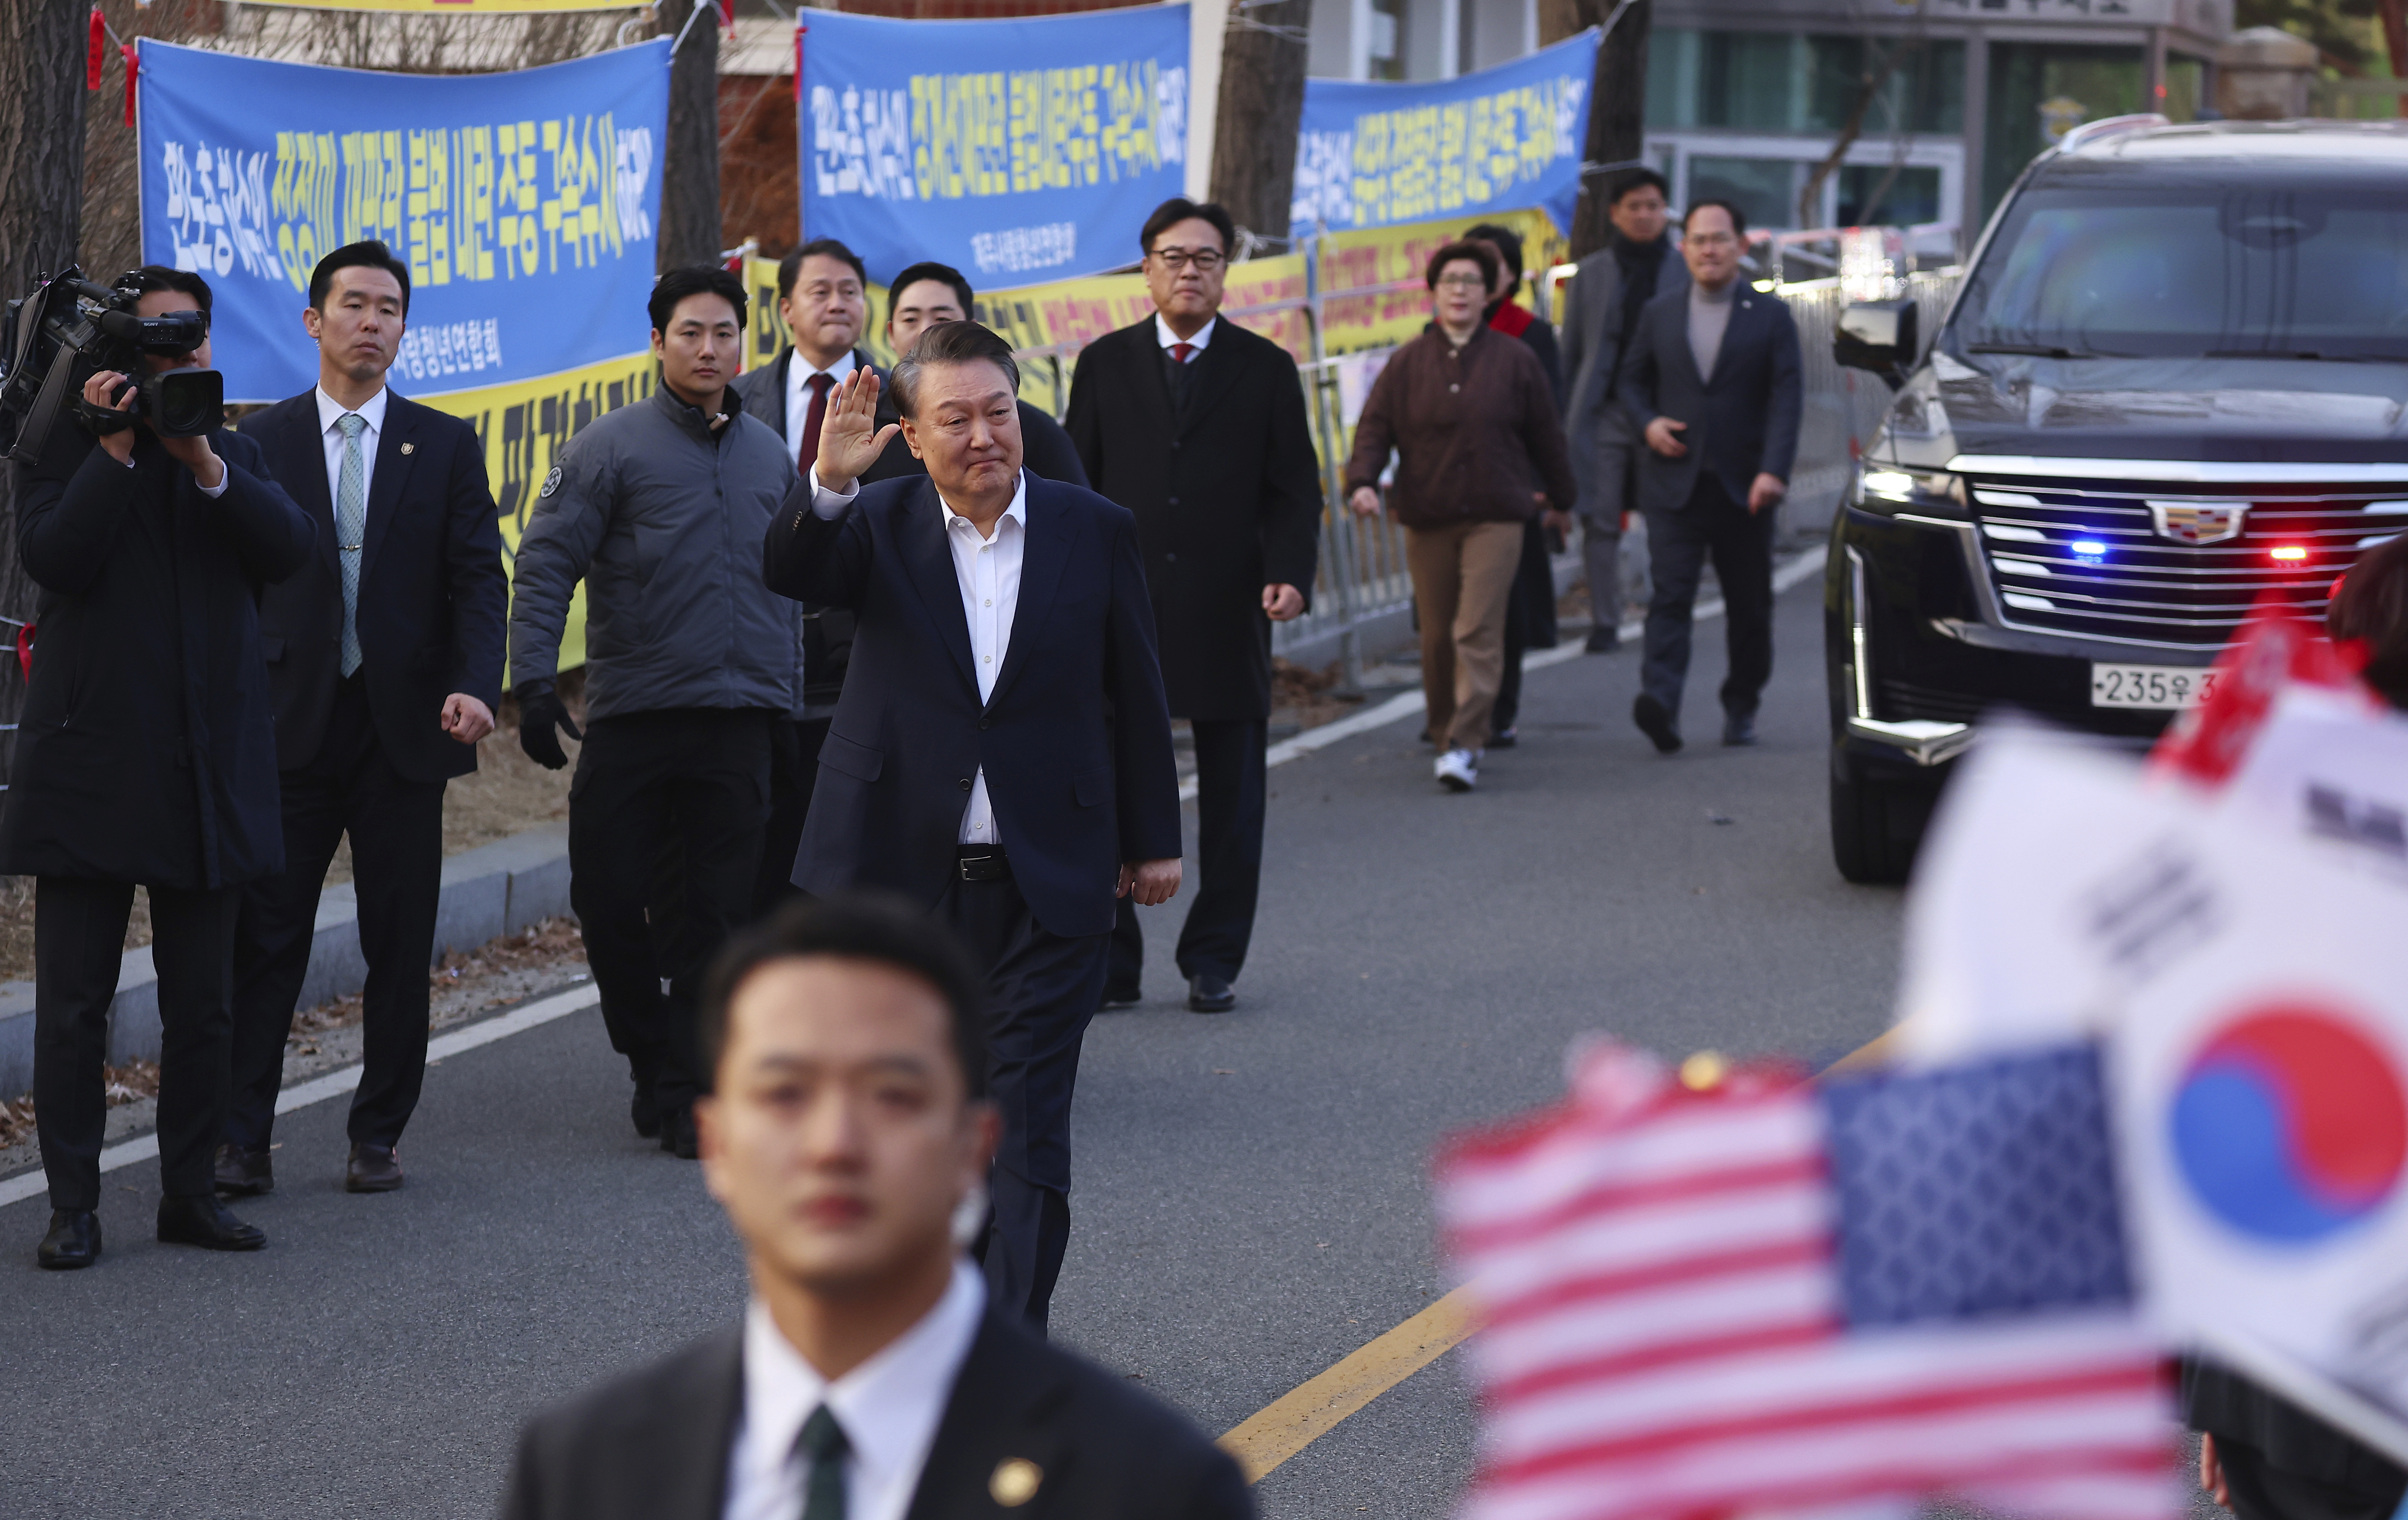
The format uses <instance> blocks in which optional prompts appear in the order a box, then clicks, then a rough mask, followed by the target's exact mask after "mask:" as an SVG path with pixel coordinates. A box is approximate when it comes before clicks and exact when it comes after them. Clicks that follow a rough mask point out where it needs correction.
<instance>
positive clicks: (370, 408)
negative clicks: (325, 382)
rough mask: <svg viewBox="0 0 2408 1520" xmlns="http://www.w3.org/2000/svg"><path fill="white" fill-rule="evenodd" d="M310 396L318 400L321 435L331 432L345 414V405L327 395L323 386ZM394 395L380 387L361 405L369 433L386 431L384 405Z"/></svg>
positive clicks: (360, 408)
mask: <svg viewBox="0 0 2408 1520" xmlns="http://www.w3.org/2000/svg"><path fill="white" fill-rule="evenodd" d="M310 394H313V395H315V396H316V397H317V398H318V431H319V432H321V433H325V432H331V431H332V430H333V429H334V426H335V420H336V419H337V418H338V417H340V416H342V415H343V413H344V410H345V409H344V406H343V404H342V403H341V402H339V401H337V400H336V399H335V398H334V397H333V396H330V395H328V394H326V388H325V387H324V386H322V385H321V386H319V387H317V388H316V389H315V390H314V391H312V392H311V393H310ZM392 395H393V393H392V392H391V391H389V390H387V389H385V388H384V387H383V386H381V385H380V386H378V387H377V394H374V395H372V396H370V397H368V398H367V400H366V401H365V402H363V403H361V405H360V407H359V413H360V415H361V416H362V417H364V418H366V420H367V424H368V431H369V432H371V433H381V432H383V431H384V404H385V402H386V401H387V400H388V399H390V398H391V396H392Z"/></svg>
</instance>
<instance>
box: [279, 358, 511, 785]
mask: <svg viewBox="0 0 2408 1520" xmlns="http://www.w3.org/2000/svg"><path fill="white" fill-rule="evenodd" d="M242 432H243V436H244V437H248V438H251V439H253V440H255V441H256V442H258V444H259V445H260V447H261V448H263V449H264V450H265V451H266V455H267V463H268V468H269V469H271V470H272V471H274V472H275V475H276V478H277V479H278V480H280V481H281V482H283V484H284V487H285V490H286V492H287V494H289V495H291V496H292V497H293V499H294V501H296V502H298V503H300V504H301V508H302V510H304V511H306V512H308V514H309V517H310V520H311V521H312V522H314V523H316V524H317V529H318V533H317V543H316V548H315V550H314V552H312V553H311V554H310V556H309V560H308V564H307V565H306V566H304V567H303V569H302V570H301V572H300V573H299V574H297V575H294V576H293V577H291V578H290V579H288V580H286V581H283V582H282V583H281V584H279V585H277V586H274V587H271V588H270V589H269V590H268V592H267V594H266V595H265V597H264V598H263V599H262V601H261V605H260V634H261V638H262V641H263V643H264V645H265V649H266V652H267V673H268V681H269V683H270V685H271V687H272V688H273V690H274V691H275V694H276V748H277V763H278V764H279V765H280V766H282V767H284V768H285V769H287V770H294V769H297V768H298V767H302V766H306V765H308V763H309V762H310V761H311V760H312V759H314V758H316V756H317V753H318V749H319V746H321V745H322V744H323V743H324V742H325V738H326V722H327V719H328V718H329V717H331V716H332V715H333V713H334V710H335V691H336V687H337V684H338V683H339V682H340V681H342V671H343V572H342V566H341V563H340V561H339V560H338V558H337V555H336V552H335V548H336V546H335V502H334V497H333V495H331V494H330V493H329V492H328V491H327V489H326V452H325V435H324V433H323V431H322V429H321V428H320V427H319V425H318V393H317V392H316V391H315V390H314V389H313V390H309V391H305V392H303V393H302V394H299V395H297V396H294V397H292V398H291V399H289V400H285V401H279V402H278V403H277V404H276V405H275V406H273V407H270V408H268V409H266V410H265V411H264V412H262V413H260V414H259V415H258V416H256V417H252V418H249V419H247V420H246V421H245V422H244V423H243V424H242ZM361 543H362V550H361V553H360V605H359V615H358V628H359V635H360V652H361V655H362V663H361V666H360V671H361V674H362V675H364V676H365V677H366V680H367V699H368V713H369V716H370V717H371V719H372V720H373V721H374V722H375V724H376V730H377V738H378V739H379V741H380V743H381V744H382V746H383V749H384V753H385V758H386V759H387V760H388V761H390V762H391V763H392V765H393V768H394V770H395V771H397V772H399V773H400V774H401V775H403V776H405V777H407V778H408V779H409V780H410V781H413V782H440V781H447V780H449V779H450V778H452V777H453V776H465V775H466V774H468V773H469V772H470V771H473V770H475V769H476V768H477V747H476V746H475V745H473V744H463V743H460V742H459V741H458V740H456V739H454V738H452V736H451V735H449V734H447V733H445V732H444V731H443V728H442V722H441V720H442V716H443V703H444V700H445V699H446V698H447V697H449V696H450V695H452V693H453V692H459V693H461V694H463V695H468V696H473V697H475V698H476V699H477V700H479V701H480V702H482V703H484V704H485V706H486V707H488V708H497V707H499V706H500V705H501V700H502V652H503V642H504V638H505V626H506V624H507V623H508V620H509V606H510V582H509V575H508V574H507V573H506V572H504V570H503V569H502V530H501V523H500V513H499V511H498V509H496V508H495V506H494V493H493V491H492V489H491V488H490V487H489V486H488V485H487V483H486V480H485V450H484V446H483V445H482V444H480V443H479V442H478V441H477V430H476V429H475V428H473V427H471V426H469V425H468V423H466V422H465V421H463V420H462V419H460V418H457V417H452V416H449V415H446V414H445V413H443V412H439V411H437V410H436V409H434V408H432V407H423V406H420V405H419V404H418V403H417V402H415V401H411V400H409V399H408V398H407V397H404V396H399V395H394V394H392V393H390V392H388V393H386V395H385V412H384V426H383V427H382V428H381V429H380V430H379V432H378V434H377V451H376V468H375V469H374V470H372V471H370V472H369V474H368V500H367V530H366V536H365V537H364V538H362V540H361Z"/></svg>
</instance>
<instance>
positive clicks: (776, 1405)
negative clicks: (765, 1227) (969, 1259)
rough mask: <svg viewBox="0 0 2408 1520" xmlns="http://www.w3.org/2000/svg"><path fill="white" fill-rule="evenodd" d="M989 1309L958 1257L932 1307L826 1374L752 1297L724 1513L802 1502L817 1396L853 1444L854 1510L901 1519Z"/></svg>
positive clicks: (779, 1512)
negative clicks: (803, 1449)
mask: <svg viewBox="0 0 2408 1520" xmlns="http://www.w3.org/2000/svg"><path fill="white" fill-rule="evenodd" d="M985 1312H986V1281H985V1279H983V1278H982V1277H981V1276H980V1275H979V1274H978V1273H977V1272H976V1271H975V1270H973V1269H971V1268H970V1267H969V1266H968V1264H967V1263H965V1262H961V1261H956V1262H954V1263H953V1282H952V1283H950V1284H948V1285H947V1286H946V1288H945V1296H944V1297H943V1298H939V1299H938V1300H937V1307H936V1308H934V1309H931V1310H929V1311H928V1312H927V1313H926V1314H925V1315H923V1316H922V1317H921V1320H920V1322H919V1323H918V1324H916V1325H914V1326H911V1327H910V1329H908V1330H906V1331H904V1332H903V1333H902V1334H901V1335H900V1336H898V1337H896V1339H895V1341H892V1342H891V1343H889V1344H888V1345H887V1347H886V1349H885V1350H883V1351H882V1352H880V1353H879V1354H878V1355H875V1356H872V1357H871V1358H869V1360H867V1361H866V1362H864V1363H862V1364H861V1365H860V1366H859V1367H856V1368H854V1369H853V1370H852V1371H850V1372H847V1373H846V1374H845V1375H844V1376H842V1377H840V1378H839V1379H837V1380H836V1381H835V1382H834V1383H830V1382H829V1381H828V1380H827V1379H825V1378H824V1377H822V1376H821V1375H820V1372H819V1369H817V1368H815V1367H813V1366H811V1364H810V1362H808V1361H806V1360H804V1359H803V1357H802V1355H800V1354H799V1353H797V1352H796V1350H795V1348H794V1347H793V1346H792V1345H790V1344H788V1343H787V1341H786V1338H785V1336H784V1335H782V1334H781V1333H780V1332H779V1329H778V1326H777V1322H776V1321H774V1320H772V1319H771V1318H770V1317H769V1311H768V1309H767V1306H765V1305H764V1304H763V1303H762V1302H761V1301H760V1300H759V1299H758V1298H755V1299H754V1300H753V1304H752V1306H751V1307H750V1308H749V1309H747V1310H746V1311H745V1312H744V1412H743V1415H742V1417H741V1419H740V1421H739V1423H738V1427H737V1431H736V1441H735V1445H734V1446H733V1448H732V1449H731V1450H730V1452H729V1454H728V1459H727V1506H726V1508H725V1509H724V1510H722V1511H721V1512H720V1513H721V1515H722V1517H723V1520H795V1516H796V1515H798V1514H800V1513H803V1488H804V1484H806V1483H807V1482H808V1481H809V1479H810V1459H809V1458H808V1457H805V1456H803V1455H801V1454H800V1453H798V1452H796V1450H795V1441H796V1438H797V1437H799V1436H800V1435H801V1434H802V1429H803V1422H804V1421H805V1420H808V1419H810V1416H811V1412H812V1411H813V1410H815V1409H818V1408H819V1407H820V1406H821V1405H822V1404H825V1405H826V1406H827V1408H828V1412H829V1413H831V1414H833V1415H835V1416H836V1423H837V1424H838V1425H839V1427H842V1428H843V1430H844V1437H845V1440H846V1441H848V1442H850V1443H851V1447H852V1451H851V1455H848V1456H847V1457H846V1458H845V1464H844V1480H845V1511H844V1513H845V1514H846V1515H847V1516H848V1517H849V1520H903V1513H904V1512H905V1511H906V1510H908V1509H909V1508H910V1504H911V1495H912V1492H913V1491H914V1490H916V1489H917V1488H918V1487H919V1486H920V1470H921V1469H922V1468H924V1467H925V1466H926V1465H927V1461H928V1448H929V1447H930V1446H931V1445H933V1444H935V1442H936V1439H937V1424H938V1422H939V1420H941V1419H942V1418H943V1417H944V1412H945V1403H946V1400H948V1399H950V1398H952V1397H953V1379H954V1378H955V1377H956V1376H958V1375H959V1374H960V1372H961V1369H962V1362H963V1360H964V1359H965V1358H966V1357H968V1355H969V1353H970V1342H971V1341H974V1340H976V1339H977V1338H978V1328H979V1320H980V1318H981V1316H982V1315H983V1314H984V1313H985Z"/></svg>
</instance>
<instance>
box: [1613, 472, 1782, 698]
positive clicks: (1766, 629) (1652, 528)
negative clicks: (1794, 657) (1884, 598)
mask: <svg viewBox="0 0 2408 1520" xmlns="http://www.w3.org/2000/svg"><path fill="white" fill-rule="evenodd" d="M1774 511H1775V509H1772V508H1767V509H1765V510H1763V511H1761V512H1755V513H1751V512H1750V511H1749V510H1748V509H1747V508H1746V507H1745V506H1743V505H1742V504H1741V503H1739V502H1736V501H1733V500H1731V498H1730V494H1729V493H1728V492H1727V491H1725V490H1724V489H1723V487H1722V482H1721V481H1720V480H1716V479H1715V478H1714V474H1713V471H1712V470H1699V472H1698V484H1697V489H1696V490H1695V491H1693V492H1691V493H1690V495H1689V501H1688V505H1687V506H1685V507H1684V508H1683V509H1681V510H1679V511H1677V512H1649V513H1648V514H1647V553H1648V562H1649V564H1650V566H1652V567H1653V570H1654V574H1655V581H1656V589H1655V595H1654V596H1653V597H1651V598H1650V599H1649V601H1648V603H1647V643H1646V653H1645V656H1644V660H1643V663H1642V664H1641V666H1640V669H1639V686H1640V689H1641V691H1643V692H1645V693H1646V694H1647V695H1650V696H1652V697H1654V698H1656V700H1657V701H1659V702H1661V703H1663V704H1664V710H1666V711H1667V712H1670V713H1671V714H1672V715H1673V716H1674V717H1675V718H1677V717H1679V716H1680V712H1681V688H1682V687H1683V686H1684V685H1686V684H1687V683H1688V680H1689V621H1690V618H1691V616H1692V613H1693V611H1694V609H1695V607H1696V604H1697V600H1698V580H1699V575H1700V574H1701V573H1702V572H1703V571H1704V569H1705V564H1706V556H1707V555H1708V554H1712V555H1713V560H1714V579H1715V580H1716V581H1720V582H1721V583H1722V592H1723V607H1724V614H1723V615H1724V619H1725V621H1726V622H1727V624H1728V625H1729V627H1728V638H1729V640H1730V674H1729V676H1728V678H1727V679H1726V680H1725V681H1723V689H1722V699H1723V710H1724V711H1725V712H1727V713H1730V714H1733V715H1736V716H1742V717H1753V716H1755V714H1756V702H1757V701H1758V700H1759V699H1760V698H1761V697H1762V695H1763V694H1764V683H1765V682H1766V681H1770V679H1771V678H1772V519H1773V513H1774Z"/></svg>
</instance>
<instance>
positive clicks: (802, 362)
mask: <svg viewBox="0 0 2408 1520" xmlns="http://www.w3.org/2000/svg"><path fill="white" fill-rule="evenodd" d="M853 363H854V360H853V351H852V350H851V349H847V350H845V351H844V357H843V358H841V359H839V360H838V361H837V362H836V363H834V364H832V365H830V366H827V367H826V368H825V369H814V368H812V367H811V362H810V360H809V359H806V358H804V357H803V351H802V350H800V349H796V351H795V357H794V359H793V361H792V362H791V363H789V364H788V365H787V366H786V380H787V383H788V384H790V385H794V386H797V387H800V386H804V385H808V384H810V380H811V377H812V376H813V375H830V376H834V377H835V379H836V380H837V382H838V383H839V384H842V383H843V381H844V378H845V377H846V376H847V375H850V374H852V373H853Z"/></svg>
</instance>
